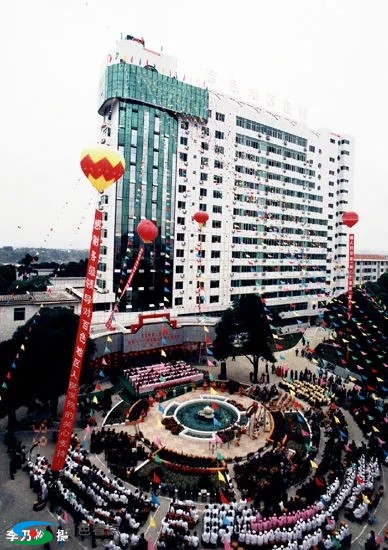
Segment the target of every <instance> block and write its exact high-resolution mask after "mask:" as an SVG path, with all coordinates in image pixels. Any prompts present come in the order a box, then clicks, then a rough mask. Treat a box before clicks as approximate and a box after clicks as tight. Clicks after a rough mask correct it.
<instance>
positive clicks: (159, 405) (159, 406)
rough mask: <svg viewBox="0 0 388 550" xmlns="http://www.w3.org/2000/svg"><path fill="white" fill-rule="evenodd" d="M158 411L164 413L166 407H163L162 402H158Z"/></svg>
mask: <svg viewBox="0 0 388 550" xmlns="http://www.w3.org/2000/svg"><path fill="white" fill-rule="evenodd" d="M158 411H159V412H161V413H164V408H163V407H162V405H161V404H160V403H159V404H158Z"/></svg>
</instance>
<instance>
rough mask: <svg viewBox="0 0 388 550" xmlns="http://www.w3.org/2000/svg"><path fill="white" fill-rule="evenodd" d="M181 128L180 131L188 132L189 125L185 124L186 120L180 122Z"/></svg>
mask: <svg viewBox="0 0 388 550" xmlns="http://www.w3.org/2000/svg"><path fill="white" fill-rule="evenodd" d="M181 128H182V130H188V129H189V123H188V122H187V120H182V122H181Z"/></svg>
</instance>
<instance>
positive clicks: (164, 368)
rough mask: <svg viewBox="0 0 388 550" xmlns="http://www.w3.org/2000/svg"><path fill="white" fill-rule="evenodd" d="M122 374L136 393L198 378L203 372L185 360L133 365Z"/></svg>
mask: <svg viewBox="0 0 388 550" xmlns="http://www.w3.org/2000/svg"><path fill="white" fill-rule="evenodd" d="M123 376H124V377H125V378H126V379H127V380H128V381H129V382H131V384H132V386H133V388H134V390H135V391H136V393H142V392H144V391H146V390H147V391H148V389H149V388H150V387H152V388H153V389H157V388H159V387H162V386H164V385H166V384H167V385H171V384H179V383H180V382H182V380H185V381H187V382H189V381H191V380H200V379H202V378H203V373H202V372H201V371H199V370H198V369H196V368H195V367H192V366H191V365H188V364H187V363H186V362H185V361H175V362H174V363H161V364H159V365H150V366H144V367H133V368H131V369H126V370H124V371H123Z"/></svg>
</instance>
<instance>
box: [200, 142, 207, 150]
mask: <svg viewBox="0 0 388 550" xmlns="http://www.w3.org/2000/svg"><path fill="white" fill-rule="evenodd" d="M201 149H203V150H204V151H209V144H208V143H206V141H202V143H201Z"/></svg>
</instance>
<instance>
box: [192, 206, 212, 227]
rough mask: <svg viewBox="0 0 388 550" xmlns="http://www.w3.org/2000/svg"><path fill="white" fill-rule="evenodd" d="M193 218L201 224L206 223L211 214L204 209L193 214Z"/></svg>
mask: <svg viewBox="0 0 388 550" xmlns="http://www.w3.org/2000/svg"><path fill="white" fill-rule="evenodd" d="M193 219H194V220H195V221H196V222H197V223H199V224H201V225H205V223H206V222H207V220H208V219H209V214H208V213H207V212H203V211H202V210H200V211H199V212H196V213H195V214H194V216H193Z"/></svg>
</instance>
